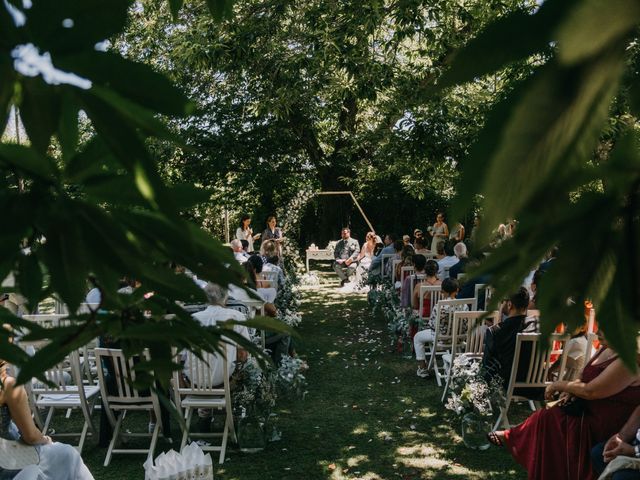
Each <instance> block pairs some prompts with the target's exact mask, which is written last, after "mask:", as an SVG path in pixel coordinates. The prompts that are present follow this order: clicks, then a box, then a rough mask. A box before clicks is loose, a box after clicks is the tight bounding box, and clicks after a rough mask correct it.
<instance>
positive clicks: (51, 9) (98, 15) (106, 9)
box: [23, 0, 133, 60]
mask: <svg viewBox="0 0 640 480" xmlns="http://www.w3.org/2000/svg"><path fill="white" fill-rule="evenodd" d="M132 3H133V1H132V0H110V1H109V2H103V1H100V0H83V1H82V2H76V1H75V0H59V1H56V2H34V3H33V6H32V7H31V8H29V9H27V10H25V14H26V16H27V22H26V23H25V26H24V27H23V28H25V29H26V30H27V32H28V34H29V35H30V37H31V38H33V40H34V42H33V43H35V44H36V45H39V46H46V51H49V52H51V53H53V54H54V60H55V59H56V55H55V54H60V53H68V52H75V51H79V50H86V49H91V50H93V48H94V45H95V44H96V43H98V42H100V41H102V40H105V39H108V38H111V37H113V36H114V35H116V34H118V33H119V32H121V31H122V29H123V28H124V26H125V23H126V21H127V13H128V8H129V7H130V6H131V4H132ZM65 20H71V22H72V23H71V24H70V25H71V26H65V24H67V25H69V23H68V22H65V24H63V22H64V21H65Z"/></svg>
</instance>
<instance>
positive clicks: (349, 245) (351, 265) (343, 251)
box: [333, 227, 360, 287]
mask: <svg viewBox="0 0 640 480" xmlns="http://www.w3.org/2000/svg"><path fill="white" fill-rule="evenodd" d="M359 253H360V243H359V242H358V240H356V239H355V238H351V230H350V229H349V228H346V227H345V228H343V229H342V240H340V241H339V242H338V243H336V247H335V250H334V251H333V257H334V258H335V262H334V263H333V269H334V270H335V272H336V274H337V275H338V277H339V278H340V286H341V287H342V286H344V284H345V283H347V282H348V281H349V278H350V277H351V276H352V275H353V274H354V273H355V271H356V266H357V262H356V258H357V257H358V254H359Z"/></svg>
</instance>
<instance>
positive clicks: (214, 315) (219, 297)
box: [184, 283, 250, 385]
mask: <svg viewBox="0 0 640 480" xmlns="http://www.w3.org/2000/svg"><path fill="white" fill-rule="evenodd" d="M204 292H205V294H206V295H207V300H208V301H209V306H208V307H207V308H206V309H205V310H203V311H201V312H197V313H194V314H193V318H195V319H196V320H198V321H199V322H200V323H201V324H202V325H203V326H205V327H209V326H213V325H216V324H217V323H218V322H224V321H225V320H239V321H244V320H246V317H245V316H244V314H243V313H241V312H238V311H237V310H233V309H230V308H225V307H224V305H225V303H226V301H227V290H226V289H224V288H222V287H221V286H219V285H216V284H214V283H208V284H207V286H206V287H204ZM233 330H234V331H235V332H236V333H239V334H240V335H242V336H243V337H245V338H246V339H249V338H250V337H249V331H248V330H247V327H245V326H244V325H234V327H233ZM188 355H191V352H186V353H185V357H184V358H185V361H186V360H188ZM227 355H228V357H227V372H226V375H227V377H230V376H231V374H232V373H233V371H234V370H235V362H236V361H241V360H243V359H244V357H245V353H244V350H242V349H240V348H239V347H238V346H237V345H236V344H235V343H234V342H232V341H229V344H228V345H227ZM185 373H186V372H185ZM224 375H225V372H224V371H223V369H222V362H216V363H215V366H214V369H213V384H214V385H219V384H221V383H223V382H224Z"/></svg>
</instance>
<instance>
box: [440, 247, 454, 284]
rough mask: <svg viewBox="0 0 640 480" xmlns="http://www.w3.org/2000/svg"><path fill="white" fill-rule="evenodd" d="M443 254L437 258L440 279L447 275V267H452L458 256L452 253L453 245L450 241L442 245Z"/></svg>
mask: <svg viewBox="0 0 640 480" xmlns="http://www.w3.org/2000/svg"><path fill="white" fill-rule="evenodd" d="M444 251H445V256H444V257H443V258H440V259H438V260H437V261H438V278H439V279H440V280H444V279H445V277H448V276H449V274H448V270H449V268H451V267H453V266H454V265H455V264H456V263H458V257H456V256H455V254H454V253H453V245H452V244H451V242H447V243H445V245H444Z"/></svg>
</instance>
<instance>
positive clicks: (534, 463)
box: [489, 335, 640, 480]
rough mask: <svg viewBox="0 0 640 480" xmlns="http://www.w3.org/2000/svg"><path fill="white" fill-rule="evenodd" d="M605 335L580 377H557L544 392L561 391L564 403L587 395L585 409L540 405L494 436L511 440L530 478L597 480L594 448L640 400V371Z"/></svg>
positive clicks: (497, 439)
mask: <svg viewBox="0 0 640 480" xmlns="http://www.w3.org/2000/svg"><path fill="white" fill-rule="evenodd" d="M599 336H600V335H599ZM600 340H601V342H602V347H601V348H600V350H599V351H598V353H596V355H595V356H594V357H593V358H592V359H591V361H590V362H589V363H588V364H587V366H586V367H585V368H584V370H583V371H582V376H581V378H580V380H574V381H571V382H567V381H557V382H553V383H552V384H551V385H549V386H548V387H547V390H546V392H545V397H546V398H547V400H550V399H552V398H553V396H554V395H555V394H556V393H557V392H558V393H560V400H561V401H560V402H559V403H560V404H562V403H565V404H566V403H570V402H571V401H572V400H575V399H584V400H586V401H585V402H583V405H584V408H581V409H574V411H573V412H571V413H572V415H569V414H568V413H566V411H565V410H564V409H563V408H561V407H558V406H555V407H552V408H549V409H546V410H539V411H537V412H535V413H534V414H533V415H531V416H530V417H529V418H527V419H526V420H525V421H524V422H523V423H521V424H520V425H518V426H517V427H513V428H511V429H510V430H504V431H501V432H493V433H491V434H490V435H489V438H490V440H491V442H492V443H494V444H496V445H502V444H503V443H504V444H506V446H507V448H508V449H509V451H510V452H511V454H512V455H513V457H514V458H515V460H516V461H517V462H518V463H519V464H520V465H522V466H523V467H524V468H525V469H526V470H527V472H528V478H529V479H530V480H534V479H536V480H537V479H554V480H563V479H566V480H595V478H597V476H596V475H594V473H593V472H592V470H591V461H590V456H589V452H590V450H591V447H593V446H594V445H595V444H597V443H599V442H604V441H606V440H607V439H608V438H610V437H611V435H613V434H614V433H616V432H617V431H618V430H619V429H620V428H621V427H622V426H623V425H624V423H625V422H626V420H627V419H628V418H629V416H630V415H631V413H632V412H633V410H634V409H635V408H636V407H637V406H638V405H639V404H640V376H639V375H637V374H634V373H632V372H630V371H629V370H628V369H627V368H626V367H625V366H624V364H623V363H622V361H621V360H620V359H619V358H618V356H617V354H616V353H615V352H614V351H613V350H611V349H609V348H607V345H606V341H605V340H604V339H603V338H602V337H600Z"/></svg>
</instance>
